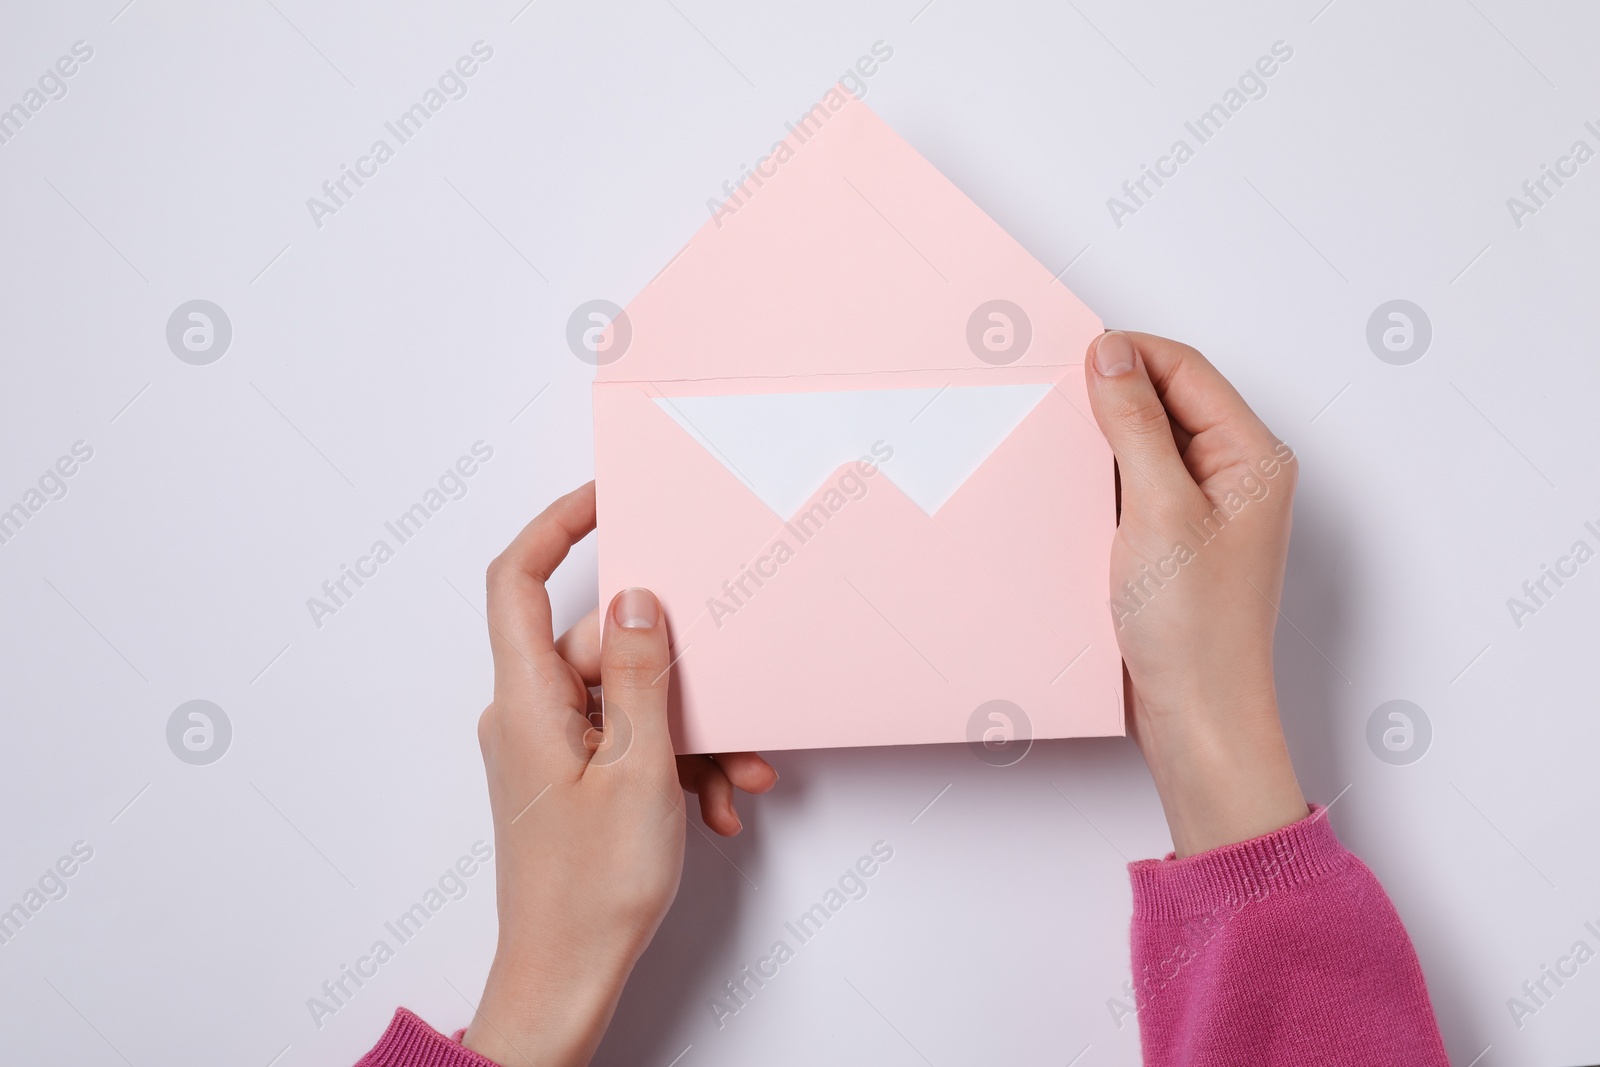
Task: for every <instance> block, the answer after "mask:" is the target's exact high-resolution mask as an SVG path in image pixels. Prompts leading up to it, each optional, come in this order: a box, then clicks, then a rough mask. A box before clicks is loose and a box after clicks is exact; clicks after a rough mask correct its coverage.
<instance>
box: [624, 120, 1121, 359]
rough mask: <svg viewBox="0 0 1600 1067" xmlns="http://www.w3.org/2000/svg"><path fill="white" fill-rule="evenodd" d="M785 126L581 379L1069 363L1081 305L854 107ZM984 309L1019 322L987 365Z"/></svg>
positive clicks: (1080, 337) (1078, 335)
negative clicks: (607, 355) (608, 357)
mask: <svg viewBox="0 0 1600 1067" xmlns="http://www.w3.org/2000/svg"><path fill="white" fill-rule="evenodd" d="M793 130H794V132H792V133H791V134H790V135H789V136H788V137H787V138H785V140H784V141H783V142H782V143H781V145H780V146H774V150H773V152H772V153H771V154H770V155H769V156H768V157H766V159H765V161H764V162H763V163H761V164H760V166H759V167H758V169H757V171H756V175H757V177H756V178H753V179H752V180H751V181H749V182H746V183H745V184H744V185H742V186H740V187H739V190H738V191H737V192H736V193H735V195H734V196H733V197H732V198H730V199H729V200H728V201H727V202H726V203H725V204H723V205H722V206H721V208H720V209H719V210H718V212H717V213H716V216H715V217H714V218H712V219H711V220H710V221H709V222H707V223H706V225H705V226H704V227H703V228H702V229H701V230H700V231H699V232H698V233H697V234H696V235H695V237H694V238H693V239H692V240H691V241H690V242H689V244H688V245H687V246H685V248H684V249H683V250H682V251H681V252H680V253H679V254H678V255H677V256H676V257H674V259H673V260H672V261H671V262H670V263H669V264H668V265H667V266H666V267H665V268H664V269H663V270H662V271H661V273H660V274H659V275H657V276H656V278H655V279H654V280H653V281H651V282H650V284H649V285H647V286H646V287H645V289H644V290H643V291H642V292H640V293H639V295H638V296H636V297H635V298H634V300H633V301H632V303H630V304H629V305H628V307H627V309H626V314H627V319H628V329H629V333H630V337H629V338H628V340H627V341H626V348H625V349H624V351H623V352H622V354H621V355H620V356H619V357H617V358H616V359H615V361H614V362H610V363H607V364H606V365H604V366H602V367H600V368H599V371H598V375H597V380H598V381H601V382H624V381H686V380H704V379H715V378H727V377H750V376H760V377H790V376H803V375H815V374H859V373H869V372H896V371H915V370H952V369H969V368H985V367H988V366H990V365H991V364H997V363H1004V364H1007V365H1010V366H1013V367H1029V366H1034V367H1044V366H1060V365H1064V364H1073V363H1080V362H1082V358H1083V352H1084V349H1085V347H1086V345H1087V344H1088V341H1089V340H1090V339H1091V338H1092V337H1093V336H1094V335H1095V334H1097V333H1099V332H1100V329H1101V326H1100V323H1099V320H1098V319H1097V318H1096V317H1095V315H1094V314H1093V312H1091V311H1089V309H1088V308H1086V307H1085V306H1084V305H1083V304H1082V302H1080V301H1079V300H1078V299H1077V298H1076V297H1075V296H1073V295H1072V293H1071V292H1070V291H1068V289H1067V288H1066V287H1065V286H1064V285H1063V284H1061V283H1060V282H1059V281H1057V280H1056V279H1055V278H1054V277H1053V276H1052V272H1051V271H1049V270H1047V269H1046V268H1045V267H1044V266H1042V265H1041V264H1040V263H1039V262H1038V261H1037V260H1035V259H1034V258H1033V257H1032V256H1030V255H1029V254H1028V252H1027V251H1026V250H1025V249H1023V248H1022V246H1020V245H1019V244H1017V242H1016V241H1015V240H1013V239H1012V238H1011V237H1010V235H1008V234H1007V233H1006V232H1005V231H1004V230H1002V229H1001V228H1000V227H999V226H998V225H997V224H996V223H995V222H994V221H993V220H992V219H990V218H989V217H988V216H987V215H985V214H984V213H983V211H982V210H981V209H979V208H978V207H977V205H975V204H974V203H972V201H970V200H969V199H967V197H966V196H964V195H963V194H962V193H961V192H960V190H958V189H957V188H956V187H955V186H954V185H952V184H951V183H950V182H949V181H948V180H947V179H946V178H945V177H944V176H943V175H942V174H940V173H939V171H938V170H937V169H936V168H935V167H934V166H933V165H932V164H930V163H929V162H928V161H927V160H925V159H923V158H922V157H921V156H920V155H918V154H917V152H916V151H915V150H914V149H912V148H911V146H910V145H908V144H906V142H905V141H903V140H902V139H901V138H900V137H898V136H897V135H896V134H895V133H894V132H893V131H892V130H891V129H889V127H888V126H887V125H885V124H884V123H883V121H882V120H880V119H879V118H878V117H877V116H876V115H875V114H873V113H872V111H871V110H870V109H868V107H867V106H866V105H865V104H863V103H861V102H859V101H857V100H856V99H855V98H854V97H852V96H850V95H849V94H848V93H845V92H843V91H841V90H838V89H835V90H832V91H830V93H829V94H828V96H826V97H824V101H823V103H821V104H819V105H818V106H817V107H816V108H814V109H813V110H812V111H810V112H808V113H806V116H805V118H804V121H801V117H800V116H796V122H795V124H794V126H793ZM758 181H759V184H757V182H758ZM996 301H1005V302H1008V303H1009V304H1010V305H1013V306H1014V307H1015V308H1016V309H1019V310H1020V313H1021V316H1022V317H1023V318H1025V320H1026V322H1025V323H1010V322H1009V320H1008V328H1014V329H1015V330H1016V333H1017V336H1019V337H1022V338H1023V340H1022V341H1021V342H1020V343H1018V344H1016V346H1015V348H1013V349H1011V350H1010V351H1007V352H1006V353H1005V354H1004V358H1003V359H995V358H989V355H988V354H987V353H983V352H982V349H981V345H980V344H979V342H978V340H977V339H978V338H981V337H982V336H983V331H984V330H985V329H987V328H989V326H990V325H991V324H992V323H993V322H996V321H999V320H995V319H993V318H992V316H990V315H989V314H988V312H987V308H988V306H989V305H992V304H994V303H995V302H996ZM1007 314H1008V316H1010V317H1013V318H1014V317H1015V316H1014V315H1013V314H1012V313H1011V312H1009V311H1008V312H1007ZM613 329H614V327H613Z"/></svg>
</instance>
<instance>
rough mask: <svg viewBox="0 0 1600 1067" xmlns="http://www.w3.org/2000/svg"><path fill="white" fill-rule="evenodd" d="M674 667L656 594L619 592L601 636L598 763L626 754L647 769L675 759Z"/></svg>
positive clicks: (612, 602) (628, 590)
mask: <svg viewBox="0 0 1600 1067" xmlns="http://www.w3.org/2000/svg"><path fill="white" fill-rule="evenodd" d="M670 664H671V660H670V658H669V652H668V649H667V625H666V619H665V618H664V617H663V615H662V612H661V604H660V603H659V602H658V601H657V600H656V598H655V594H654V593H652V592H650V590H648V589H624V590H623V591H622V592H620V593H618V594H617V595H616V596H615V597H613V598H612V600H611V605H610V607H609V608H607V609H606V620H605V632H604V634H603V635H602V636H601V645H600V699H601V701H602V703H603V706H604V709H605V723H606V726H605V738H604V740H602V741H601V742H600V747H599V748H598V749H597V750H596V751H595V760H598V761H601V762H603V763H615V762H616V761H618V760H620V759H621V758H622V757H623V756H624V755H627V756H629V757H633V756H640V757H642V758H643V759H644V760H645V761H646V763H645V765H646V766H650V765H651V763H653V761H656V760H660V761H662V763H663V764H665V763H666V762H667V761H670V760H671V758H672V737H671V735H670V734H669V733H668V730H667V678H668V675H669V674H670V673H671V666H670ZM619 720H620V721H619ZM622 746H626V748H624V747H622Z"/></svg>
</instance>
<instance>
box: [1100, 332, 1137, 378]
mask: <svg viewBox="0 0 1600 1067" xmlns="http://www.w3.org/2000/svg"><path fill="white" fill-rule="evenodd" d="M1094 369H1095V370H1097V371H1099V372H1100V375H1101V377H1103V378H1116V377H1118V376H1120V375H1123V374H1127V373H1128V372H1129V371H1131V370H1132V369H1133V342H1132V341H1130V340H1128V335H1127V334H1125V333H1123V332H1122V331H1120V330H1112V331H1111V332H1110V333H1103V334H1101V335H1100V343H1099V344H1097V345H1095V346H1094Z"/></svg>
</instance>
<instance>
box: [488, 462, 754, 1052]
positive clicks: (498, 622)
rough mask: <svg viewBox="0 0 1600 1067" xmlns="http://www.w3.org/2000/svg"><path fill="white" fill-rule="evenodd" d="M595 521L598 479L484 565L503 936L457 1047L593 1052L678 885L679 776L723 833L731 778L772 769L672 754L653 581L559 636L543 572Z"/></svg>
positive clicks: (732, 828) (664, 650) (748, 786)
mask: <svg viewBox="0 0 1600 1067" xmlns="http://www.w3.org/2000/svg"><path fill="white" fill-rule="evenodd" d="M594 525H595V503H594V483H592V482H591V483H589V484H588V485H585V486H583V487H582V488H580V489H578V490H576V491H574V492H572V493H569V494H567V495H566V496H564V497H562V498H561V499H559V500H557V501H556V502H555V503H553V504H551V505H550V507H548V508H547V509H546V510H545V511H544V513H543V514H541V515H540V516H539V517H538V518H536V519H534V520H533V522H531V523H529V524H528V526H527V527H526V528H525V529H524V530H523V531H522V532H521V533H520V534H518V535H517V538H516V540H515V541H513V542H512V543H511V545H510V547H509V548H507V549H506V550H505V552H503V553H502V554H501V555H500V557H499V558H498V559H496V560H495V561H494V563H493V564H491V565H490V567H489V574H488V607H489V642H490V645H491V647H492V649H493V652H494V674H495V678H494V699H493V701H492V702H491V703H490V705H489V707H488V708H487V709H486V710H485V711H484V713H483V716H482V718H481V719H479V722H478V739H479V743H480V744H481V746H482V748H483V761H484V767H485V770H486V772H487V775H488V780H489V803H490V807H491V809H492V811H493V815H494V828H495V847H496V853H497V855H496V871H495V881H496V891H497V893H498V908H499V919H500V937H499V944H498V947H497V949H496V953H495V960H494V965H493V967H492V968H491V969H490V972H489V979H488V982H487V984H486V985H485V987H484V992H483V999H482V1001H481V1003H480V1006H479V1010H478V1013H477V1015H476V1016H475V1017H474V1019H473V1022H472V1025H471V1026H469V1027H468V1028H467V1033H466V1036H465V1039H464V1044H465V1045H466V1047H467V1048H470V1049H472V1050H474V1051H475V1052H478V1053H479V1054H480V1055H483V1056H486V1057H488V1058H489V1059H491V1060H494V1061H495V1062H497V1063H501V1064H505V1065H507V1067H513V1065H521V1064H524V1063H526V1064H529V1065H532V1064H538V1065H541V1067H546V1065H558V1064H559V1065H569V1064H570V1065H580V1064H585V1063H588V1062H589V1058H590V1057H591V1056H592V1055H593V1054H594V1050H595V1048H596V1047H597V1046H598V1045H599V1043H600V1038H601V1036H602V1035H603V1034H604V1033H605V1028H606V1025H607V1024H608V1023H609V1022H610V1019H611V1013H612V1012H613V1010H615V1008H616V1004H617V999H618V998H619V997H620V996H621V994H622V987H623V984H624V983H625V982H626V981H627V978H628V975H629V973H631V972H632V970H633V966H634V963H635V962H636V961H637V960H638V958H639V956H640V954H641V953H643V952H644V949H645V946H646V945H648V944H649V943H650V939H651V937H653V936H654V934H655V931H656V928H657V927H658V926H659V925H660V924H661V920H662V918H663V917H664V916H665V915H666V913H667V909H668V907H670V906H671V904H672V900H673V897H674V896H676V894H677V891H678V879H679V876H680V875H681V873H682V870H683V846H684V832H685V831H684V799H683V793H682V791H681V790H680V788H679V784H680V780H681V783H682V786H683V788H686V789H689V790H691V791H694V792H696V793H698V794H699V796H700V809H701V815H702V818H704V820H705V823H706V825H707V826H709V827H711V828H712V829H713V830H715V831H717V832H718V833H720V834H724V835H731V834H735V833H738V832H739V829H740V822H739V817H738V815H737V814H736V813H735V812H734V809H733V789H734V787H735V786H738V787H739V788H741V789H744V790H746V791H748V792H753V793H763V792H766V791H767V790H768V789H770V788H772V786H773V784H774V783H775V782H776V781H777V773H776V772H775V771H773V769H772V768H771V766H770V765H768V764H767V762H766V761H765V760H763V759H762V758H761V757H760V756H757V755H755V754H754V753H738V754H734V755H730V756H718V757H715V758H713V757H710V756H684V757H676V758H675V757H674V756H673V751H672V739H671V737H670V736H669V735H668V730H667V680H668V677H669V675H670V670H671V665H670V664H671V659H670V653H669V649H668V641H667V628H666V625H665V620H664V619H663V618H662V613H661V608H660V605H659V604H658V602H657V601H656V598H655V596H654V595H652V594H651V593H650V592H649V591H648V590H644V589H628V590H624V591H623V592H621V593H619V594H618V595H617V597H616V599H614V600H613V601H612V602H611V604H610V605H609V607H608V608H607V610H606V614H605V616H604V621H603V623H602V621H601V618H600V616H599V613H598V611H597V612H595V613H591V614H590V615H589V616H588V617H586V618H585V619H584V620H582V621H581V622H579V623H578V624H577V625H576V626H574V627H573V628H572V629H571V630H569V631H568V632H567V633H566V634H564V635H562V637H561V638H559V639H557V638H556V637H555V635H554V632H553V630H552V626H551V620H550V600H549V597H548V595H547V594H546V592H545V582H546V580H548V578H549V576H550V575H551V574H552V573H553V572H554V570H555V568H556V567H557V566H558V565H559V564H560V563H561V561H562V560H563V559H564V558H565V557H566V555H567V552H568V550H569V549H571V547H572V546H573V545H574V544H575V543H576V542H577V541H579V540H581V539H582V538H583V537H584V536H586V535H587V534H588V533H589V531H591V530H592V529H594ZM592 686H599V687H600V690H601V694H600V696H599V697H595V696H592V695H591V693H590V687H592ZM602 708H603V718H602V715H601V712H602ZM591 717H592V718H591ZM602 721H603V726H600V728H597V725H598V724H600V723H601V722H602Z"/></svg>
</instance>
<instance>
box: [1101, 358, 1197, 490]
mask: <svg viewBox="0 0 1600 1067" xmlns="http://www.w3.org/2000/svg"><path fill="white" fill-rule="evenodd" d="M1083 363H1084V368H1083V372H1084V376H1085V378H1086V379H1087V385H1088V388H1089V406H1090V407H1091V408H1092V409H1093V410H1094V418H1095V422H1097V423H1099V424H1100V432H1101V433H1103V434H1105V435H1106V440H1107V441H1109V442H1110V444H1111V451H1112V452H1114V453H1116V457H1117V469H1118V471H1119V472H1120V473H1121V476H1122V496H1123V511H1124V512H1126V511H1128V510H1130V508H1136V509H1142V508H1146V507H1149V506H1151V504H1153V503H1154V502H1155V501H1156V500H1159V499H1161V498H1163V497H1164V498H1168V499H1177V498H1181V497H1182V496H1183V495H1185V494H1186V493H1187V492H1190V491H1193V490H1194V488H1195V485H1194V479H1193V478H1191V477H1190V475H1189V470H1188V468H1187V467H1185V466H1184V465H1183V457H1182V456H1180V455H1178V443H1177V441H1175V440H1174V439H1173V436H1172V424H1171V423H1170V422H1169V421H1168V419H1167V409H1166V407H1165V406H1164V405H1163V404H1162V403H1161V397H1160V396H1158V395H1156V387H1155V385H1154V384H1153V383H1152V382H1151V381H1150V374H1149V372H1148V371H1147V370H1146V368H1145V362H1144V360H1143V359H1142V358H1141V357H1140V355H1139V349H1138V347H1137V346H1136V345H1135V344H1134V343H1133V338H1131V337H1129V336H1128V335H1127V334H1125V333H1122V332H1121V331H1120V330H1112V331H1110V332H1107V333H1103V334H1101V335H1100V336H1099V337H1096V338H1095V339H1094V341H1093V342H1092V343H1091V344H1090V345H1089V353H1088V358H1086V359H1085V360H1084V361H1083Z"/></svg>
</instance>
